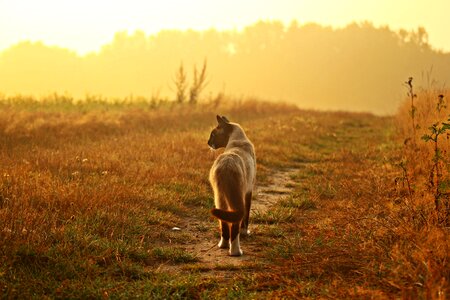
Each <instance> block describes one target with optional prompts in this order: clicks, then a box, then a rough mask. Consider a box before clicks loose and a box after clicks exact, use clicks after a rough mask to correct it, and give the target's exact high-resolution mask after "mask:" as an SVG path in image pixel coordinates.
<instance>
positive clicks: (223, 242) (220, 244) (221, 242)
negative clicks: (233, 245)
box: [217, 237, 230, 249]
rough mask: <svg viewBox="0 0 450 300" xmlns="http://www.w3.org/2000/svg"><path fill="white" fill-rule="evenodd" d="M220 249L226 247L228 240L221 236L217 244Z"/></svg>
mask: <svg viewBox="0 0 450 300" xmlns="http://www.w3.org/2000/svg"><path fill="white" fill-rule="evenodd" d="M217 246H218V247H219V248H220V249H228V247H229V246H230V245H229V242H228V241H227V240H225V239H224V238H223V237H221V238H220V242H219V243H218V244H217Z"/></svg>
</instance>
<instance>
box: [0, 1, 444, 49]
mask: <svg viewBox="0 0 450 300" xmlns="http://www.w3.org/2000/svg"><path fill="white" fill-rule="evenodd" d="M449 12H450V1H449V0H264V1H261V0H226V1H224V0H220V1H218V0H189V1H188V0H164V1H163V0H160V1H154V0H126V1H117V0H77V1H72V0H40V1H36V0H0V51H1V50H4V49H6V48H8V47H9V46H11V45H12V44H15V43H17V42H19V41H22V40H31V41H43V42H44V43H46V44H49V45H57V46H62V47H67V48H70V49H72V50H75V51H77V52H78V53H80V54H84V53H87V52H90V51H97V50H99V49H100V47H101V45H103V44H106V43H108V42H110V41H111V40H112V38H113V36H114V33H115V32H117V31H124V30H125V31H129V32H133V31H135V30H137V29H140V30H143V31H144V32H146V33H148V34H152V33H156V32H158V31H160V30H162V29H188V28H191V29H199V30H201V29H209V28H216V29H237V30H239V29H241V28H243V27H245V26H246V25H249V24H252V23H254V22H256V21H257V20H259V19H263V20H281V21H282V22H284V23H285V24H289V23H290V22H291V21H292V20H293V19H296V20H297V21H298V22H299V23H300V24H303V23H306V22H317V23H321V24H324V25H332V26H335V27H341V26H345V25H346V24H348V23H351V22H353V21H364V20H368V21H371V22H373V23H374V24H375V25H389V26H390V27H391V28H393V29H398V28H405V29H408V30H409V29H416V28H417V27H418V26H423V27H425V28H426V30H427V31H428V33H429V41H430V43H431V44H432V46H433V47H435V48H437V49H442V50H445V51H450V38H448V37H449V32H448V28H450V21H449V20H450V18H449V17H448V14H449Z"/></svg>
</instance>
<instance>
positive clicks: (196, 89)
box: [189, 59, 208, 104]
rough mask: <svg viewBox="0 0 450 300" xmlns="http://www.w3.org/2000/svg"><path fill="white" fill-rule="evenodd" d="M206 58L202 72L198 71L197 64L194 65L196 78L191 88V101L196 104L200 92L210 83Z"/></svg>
mask: <svg viewBox="0 0 450 300" xmlns="http://www.w3.org/2000/svg"><path fill="white" fill-rule="evenodd" d="M206 66H207V63H206V59H205V60H204V62H203V67H202V70H201V71H200V73H199V72H198V71H197V66H194V79H193V82H192V85H191V88H190V90H189V103H191V104H196V103H197V101H198V98H199V96H200V93H201V92H202V91H203V89H204V88H205V87H206V85H207V84H208V83H207V82H206Z"/></svg>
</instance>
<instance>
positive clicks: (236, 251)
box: [230, 234, 244, 256]
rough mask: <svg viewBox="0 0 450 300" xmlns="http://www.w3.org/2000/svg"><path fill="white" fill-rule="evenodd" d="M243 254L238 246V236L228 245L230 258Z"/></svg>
mask: <svg viewBox="0 0 450 300" xmlns="http://www.w3.org/2000/svg"><path fill="white" fill-rule="evenodd" d="M242 254H244V252H242V250H241V245H240V244H239V234H238V235H237V236H236V238H235V239H234V241H232V242H231V243H230V255H231V256H241V255H242Z"/></svg>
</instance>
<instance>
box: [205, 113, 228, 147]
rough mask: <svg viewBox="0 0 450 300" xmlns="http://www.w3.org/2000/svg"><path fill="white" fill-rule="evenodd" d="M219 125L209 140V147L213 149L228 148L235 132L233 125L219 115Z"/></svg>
mask: <svg viewBox="0 0 450 300" xmlns="http://www.w3.org/2000/svg"><path fill="white" fill-rule="evenodd" d="M217 123H218V124H217V127H216V128H214V129H213V130H212V131H211V134H210V135H209V140H208V145H209V146H210V147H211V148H212V149H219V148H222V147H226V146H227V144H228V140H229V139H230V135H231V132H232V131H233V125H232V124H231V123H230V121H228V119H227V118H226V117H225V116H222V117H221V116H219V115H217Z"/></svg>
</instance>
